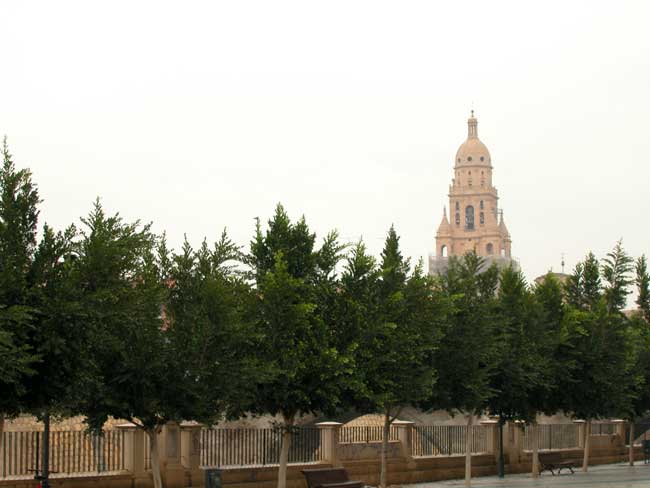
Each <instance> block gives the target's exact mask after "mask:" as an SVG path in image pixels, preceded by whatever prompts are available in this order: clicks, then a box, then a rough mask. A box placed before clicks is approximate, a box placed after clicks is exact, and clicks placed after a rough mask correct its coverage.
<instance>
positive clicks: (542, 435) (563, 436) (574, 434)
mask: <svg viewBox="0 0 650 488" xmlns="http://www.w3.org/2000/svg"><path fill="white" fill-rule="evenodd" d="M532 429H533V427H532V426H531V425H526V427H525V428H524V450H526V451H532V450H533V434H532ZM579 429H580V427H579V426H578V425H577V424H548V425H547V424H540V425H537V448H538V449H539V450H540V451H545V450H546V451H550V450H553V449H570V448H573V447H578V446H579V436H578V432H579Z"/></svg>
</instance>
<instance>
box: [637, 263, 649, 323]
mask: <svg viewBox="0 0 650 488" xmlns="http://www.w3.org/2000/svg"><path fill="white" fill-rule="evenodd" d="M635 271H636V277H635V280H634V281H635V284H636V288H637V293H638V295H637V299H636V305H637V307H639V312H641V314H642V315H643V319H644V320H645V321H646V322H647V323H650V274H649V273H648V263H647V260H646V257H645V255H643V256H641V257H640V258H638V259H637V261H636V266H635Z"/></svg>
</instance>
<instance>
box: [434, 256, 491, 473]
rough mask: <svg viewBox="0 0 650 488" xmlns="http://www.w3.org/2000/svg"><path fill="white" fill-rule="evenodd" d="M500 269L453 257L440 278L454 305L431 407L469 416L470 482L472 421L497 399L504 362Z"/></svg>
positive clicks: (479, 260) (478, 260) (440, 353)
mask: <svg viewBox="0 0 650 488" xmlns="http://www.w3.org/2000/svg"><path fill="white" fill-rule="evenodd" d="M498 275H499V273H498V270H497V268H496V266H491V267H489V268H487V269H485V262H484V260H483V259H482V258H480V257H479V256H477V255H476V254H475V253H468V254H466V255H465V256H463V257H462V258H460V259H458V258H451V259H450V262H449V268H448V269H447V272H446V273H445V274H443V275H441V277H440V285H441V287H442V291H443V293H444V295H445V296H447V297H448V299H449V300H451V301H452V303H453V308H452V313H451V314H450V316H449V320H448V322H447V326H446V330H445V333H444V335H443V338H442V342H441V344H440V347H439V349H438V352H437V354H436V359H435V365H436V369H437V371H438V377H439V379H438V384H437V386H436V389H435V395H434V398H433V401H432V407H435V408H444V409H446V410H448V411H449V412H450V413H452V414H455V413H457V412H463V413H465V414H467V438H466V455H465V482H466V484H467V485H468V486H469V485H470V483H471V462H472V458H471V435H472V425H473V418H474V416H475V415H477V414H480V413H482V412H483V411H484V410H485V409H486V408H487V406H488V402H489V400H490V398H491V397H492V396H493V395H494V390H493V388H492V386H491V382H492V377H493V375H494V373H495V368H496V365H497V361H498V358H499V348H498V342H497V334H496V332H497V327H498V325H499V324H498V321H497V315H496V298H495V295H496V288H497V283H498Z"/></svg>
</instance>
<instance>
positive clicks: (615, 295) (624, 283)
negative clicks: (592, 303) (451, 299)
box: [601, 241, 634, 313]
mask: <svg viewBox="0 0 650 488" xmlns="http://www.w3.org/2000/svg"><path fill="white" fill-rule="evenodd" d="M633 264H634V260H633V259H632V258H631V257H630V256H628V254H627V253H626V252H625V251H624V250H623V246H622V244H621V241H618V242H617V243H616V246H615V247H614V249H613V250H612V251H611V252H609V253H607V256H606V257H605V259H603V264H602V267H601V269H602V276H603V278H604V279H605V282H606V285H605V289H604V293H603V298H604V300H605V304H606V306H607V311H608V312H609V313H616V312H619V313H620V312H621V311H622V310H623V308H624V307H625V304H626V302H627V296H628V295H629V294H630V290H629V287H630V285H631V284H632V282H633V280H632V278H631V276H630V273H631V272H632V270H633Z"/></svg>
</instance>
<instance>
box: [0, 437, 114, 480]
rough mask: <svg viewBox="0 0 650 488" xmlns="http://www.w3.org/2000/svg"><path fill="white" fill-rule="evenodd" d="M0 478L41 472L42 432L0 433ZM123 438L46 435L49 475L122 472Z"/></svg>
mask: <svg viewBox="0 0 650 488" xmlns="http://www.w3.org/2000/svg"><path fill="white" fill-rule="evenodd" d="M2 447H3V449H2V470H1V472H0V477H2V478H7V477H11V476H28V475H29V476H33V475H34V474H35V472H36V471H39V470H40V469H41V468H42V456H43V454H42V450H43V432H35V431H28V432H4V433H3V435H2ZM124 453H125V437H124V432H122V431H118V430H111V431H107V432H105V433H104V434H102V435H95V434H89V433H87V432H85V431H79V430H67V431H53V432H50V452H49V464H50V472H51V473H52V474H59V473H61V474H73V473H101V472H109V471H122V470H124V469H125V460H124Z"/></svg>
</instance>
